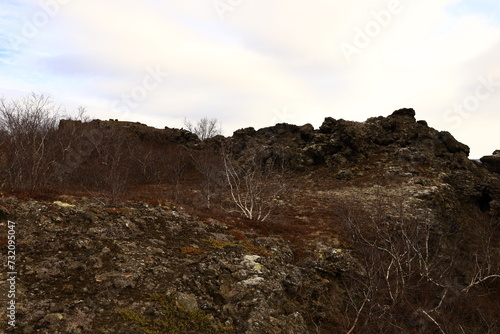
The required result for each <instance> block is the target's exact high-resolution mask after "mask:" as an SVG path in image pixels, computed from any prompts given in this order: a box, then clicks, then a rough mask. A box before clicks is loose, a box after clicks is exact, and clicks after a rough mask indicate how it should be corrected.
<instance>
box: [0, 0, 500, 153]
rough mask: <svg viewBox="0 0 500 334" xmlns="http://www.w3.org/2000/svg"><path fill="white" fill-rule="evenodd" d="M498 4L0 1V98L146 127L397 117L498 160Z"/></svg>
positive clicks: (479, 0) (439, 0)
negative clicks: (50, 103) (39, 96)
mask: <svg viewBox="0 0 500 334" xmlns="http://www.w3.org/2000/svg"><path fill="white" fill-rule="evenodd" d="M499 56H500V2H499V1H498V0H474V1H472V0H464V1H460V0H419V1H410V0H385V1H380V0H363V1H361V0H353V1H349V2H348V1H345V0H343V1H340V0H307V1H306V0H141V1H137V0H136V1H133V0H119V1H118V0H107V1H102V0H101V1H97V0H85V1H83V0H33V1H32V0H0V96H3V97H5V98H7V99H16V98H19V97H22V96H26V95H27V94H29V93H30V92H37V93H47V94H50V95H52V97H53V99H54V101H56V102H57V103H59V104H61V105H62V106H64V107H65V108H66V109H67V110H68V112H69V113H71V112H73V111H76V109H77V108H78V107H79V106H83V107H85V108H86V109H87V114H88V115H89V116H91V117H92V118H99V119H110V118H112V119H119V120H127V121H136V122H141V123H144V124H148V125H150V126H155V127H158V128H163V127H165V126H168V127H176V128H180V127H183V125H184V120H185V119H187V120H190V121H193V122H196V121H197V120H199V119H201V118H203V117H209V118H216V119H218V120H219V121H221V123H222V127H223V130H224V134H225V135H231V134H232V132H233V131H235V130H237V129H240V128H244V127H250V126H252V127H255V128H262V127H266V126H272V125H274V124H276V123H284V122H285V123H292V124H297V125H303V124H306V123H310V124H312V125H313V126H314V127H316V128H318V127H319V126H320V125H321V123H322V122H323V120H324V118H325V117H333V118H335V119H341V118H342V119H346V120H354V121H365V120H366V119H367V118H370V117H375V116H387V115H389V114H391V113H392V112H393V111H394V110H397V109H400V108H414V109H415V110H416V113H417V115H416V118H417V119H423V120H426V121H427V122H428V124H429V125H430V126H432V127H434V128H436V129H437V130H440V131H449V132H450V133H451V134H452V135H454V136H455V138H457V139H458V140H459V141H461V142H463V143H465V144H467V145H468V146H469V147H470V148H471V154H470V157H471V158H479V157H481V156H483V155H489V154H491V153H492V152H493V151H494V150H496V149H500V113H499V109H500V108H499V107H500V61H499V60H498V59H500V57H499Z"/></svg>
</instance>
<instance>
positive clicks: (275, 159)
mask: <svg viewBox="0 0 500 334" xmlns="http://www.w3.org/2000/svg"><path fill="white" fill-rule="evenodd" d="M223 159H224V160H223V161H224V174H225V179H226V182H227V184H228V188H229V190H228V192H229V198H230V201H231V202H232V204H233V205H234V206H236V210H237V211H238V212H240V213H241V214H242V215H243V216H244V217H246V218H248V219H254V220H259V221H264V220H266V219H267V218H268V217H269V215H270V214H271V212H272V210H273V209H274V208H275V207H276V205H277V201H278V196H279V195H280V194H281V193H283V191H284V189H285V183H284V162H283V161H284V160H283V157H279V156H275V155H271V156H269V154H268V152H267V151H266V150H265V149H260V148H257V147H256V148H251V149H249V150H248V151H247V155H246V156H245V157H242V158H241V159H240V160H239V161H237V160H236V159H235V156H234V154H231V153H230V152H229V151H226V152H225V153H224V154H223Z"/></svg>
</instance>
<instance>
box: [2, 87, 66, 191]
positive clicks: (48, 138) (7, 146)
mask: <svg viewBox="0 0 500 334" xmlns="http://www.w3.org/2000/svg"><path fill="white" fill-rule="evenodd" d="M60 114H61V110H60V108H59V107H57V106H55V105H54V103H53V101H52V99H51V97H50V96H48V95H44V94H35V93H32V94H31V95H29V96H27V97H25V98H21V99H18V100H12V101H7V100H6V99H5V98H0V134H1V144H0V145H1V149H2V161H1V168H2V179H3V180H2V181H3V184H4V186H7V187H9V188H10V189H12V190H24V191H29V192H33V191H35V190H38V189H41V188H44V187H46V186H48V185H49V184H50V181H51V179H52V176H53V175H52V172H53V170H52V168H51V164H52V162H53V158H54V147H53V146H51V143H52V141H53V139H54V138H53V137H54V133H55V131H56V129H57V125H58V122H59V118H60Z"/></svg>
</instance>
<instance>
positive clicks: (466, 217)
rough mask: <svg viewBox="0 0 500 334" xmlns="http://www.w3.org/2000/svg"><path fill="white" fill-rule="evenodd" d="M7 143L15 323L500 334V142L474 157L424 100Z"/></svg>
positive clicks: (101, 127) (1, 237)
mask: <svg viewBox="0 0 500 334" xmlns="http://www.w3.org/2000/svg"><path fill="white" fill-rule="evenodd" d="M37 133H39V132H37ZM9 136H10V137H9ZM2 138H3V140H2V146H1V148H2V159H1V161H0V165H1V166H0V167H1V169H2V173H3V174H2V179H1V182H2V188H3V192H2V196H1V198H0V218H1V220H0V224H1V225H0V233H1V234H0V243H2V244H3V245H9V239H8V235H9V231H11V230H15V250H16V257H15V266H16V267H15V272H16V273H17V274H16V280H15V286H14V288H15V289H14V290H13V291H15V298H14V299H15V302H16V304H15V305H16V309H15V323H16V327H15V328H13V327H11V326H9V324H7V323H6V322H4V321H5V319H7V320H9V319H8V318H7V314H4V313H5V312H9V311H8V310H7V308H6V307H2V309H1V311H0V312H1V313H2V317H1V318H2V323H1V324H0V326H1V327H0V328H2V329H3V328H5V329H6V333H75V334H76V333H118V334H119V333H248V334H250V333H255V334H257V333H259V334H261V333H276V334H278V333H297V334H302V333H368V334H369V333H450V334H451V333H497V332H500V323H499V322H498V314H499V313H500V299H499V298H498V296H499V295H500V176H499V171H500V155H499V154H498V153H499V152H495V154H493V155H491V156H487V157H484V158H482V159H481V161H482V162H477V161H472V160H470V159H468V153H469V149H468V147H467V146H466V145H464V144H462V143H460V142H458V141H457V140H455V139H454V138H453V136H452V135H451V134H450V133H448V132H440V131H437V130H435V129H433V128H431V127H429V126H428V125H427V123H426V122H425V121H417V120H416V119H415V111H414V110H413V109H401V110H397V111H395V112H393V113H392V114H391V115H389V116H387V117H382V116H381V117H375V118H370V119H368V120H367V121H365V122H352V121H345V120H336V119H333V118H326V119H325V121H324V122H323V124H322V125H321V127H320V128H319V129H314V128H313V127H312V126H311V125H309V124H306V125H302V126H297V125H291V124H277V125H275V126H273V127H269V128H264V129H259V130H255V129H254V128H246V129H241V130H238V131H236V132H235V133H234V134H233V135H232V136H231V137H222V136H217V137H213V138H210V139H207V140H204V141H200V140H199V139H198V138H197V137H196V135H194V134H192V133H190V132H188V131H186V130H179V129H170V128H165V129H156V128H152V127H148V126H145V125H142V124H138V123H129V122H118V121H99V120H94V121H91V122H81V121H74V120H63V121H61V122H60V123H59V125H58V126H57V127H55V128H54V129H51V130H48V131H47V132H46V133H45V134H44V135H43V136H40V137H37V136H36V135H30V136H29V138H35V139H29V140H28V139H26V138H28V137H23V136H21V135H19V138H18V137H15V134H13V133H3V134H2ZM15 138H17V139H16V140H17V141H16V142H17V143H20V142H23V140H25V142H23V143H25V145H24V146H23V147H41V145H42V144H43V147H44V153H43V155H42V154H40V153H39V152H40V151H39V150H38V151H36V150H35V151H30V150H27V149H23V150H22V151H21V150H18V151H16V150H15V149H14V148H13V146H12V145H10V144H9V143H12V142H13V140H14V139H15ZM36 138H40V139H39V141H38V142H36V140H37V139H36ZM30 152H35V153H36V154H35V153H30ZM20 154H21V155H22V154H25V155H24V156H23V157H24V158H22V159H17V160H16V158H15V157H17V156H19V155H20ZM37 154H38V155H37ZM14 162H15V163H14ZM35 162H36V163H35ZM9 221H10V222H14V223H15V227H12V226H14V225H12V223H10V222H9ZM11 234H12V233H11ZM4 249H5V247H4ZM1 256H2V261H3V262H4V263H7V258H6V257H7V251H6V250H5V251H3V252H2V255H1ZM9 271H13V270H8V271H5V270H4V271H2V275H3V276H2V279H1V282H2V283H3V284H2V285H1V287H2V296H3V297H2V305H7V303H9V302H10V300H13V298H10V299H9V298H6V297H5V296H7V295H8V291H9V288H10V289H11V290H12V287H13V285H12V284H11V282H12V281H7V279H8V278H9V277H10V276H9V274H8V272H9ZM4 291H5V292H4ZM141 327H142V329H141ZM148 330H149V332H148Z"/></svg>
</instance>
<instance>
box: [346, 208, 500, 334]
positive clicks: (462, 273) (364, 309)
mask: <svg viewBox="0 0 500 334" xmlns="http://www.w3.org/2000/svg"><path fill="white" fill-rule="evenodd" d="M344 208H346V209H345V211H344V213H343V220H344V223H345V226H346V229H347V231H348V235H349V238H348V240H349V241H348V242H349V244H350V245H351V247H352V251H351V252H352V255H353V256H354V257H355V258H356V259H357V263H356V267H354V268H353V270H351V271H350V272H346V273H345V274H343V276H342V282H343V286H344V289H345V292H346V293H345V305H344V307H345V308H344V321H345V328H344V330H345V332H346V333H431V332H432V333H446V334H448V333H450V334H451V333H459V332H460V333H461V332H463V333H479V332H481V333H493V332H495V331H496V330H498V325H499V324H498V322H496V320H495V316H492V315H491V314H489V313H488V309H489V308H488V307H486V306H485V305H486V303H487V301H488V299H489V298H491V296H492V294H495V291H496V292H498V287H497V288H495V285H494V284H495V280H496V279H498V274H499V273H500V272H499V266H498V265H499V260H498V251H499V249H498V245H497V246H495V245H494V243H493V242H492V240H493V239H492V238H493V236H494V235H495V232H494V231H493V230H495V229H496V233H498V220H497V219H493V218H491V217H483V218H481V219H480V220H477V221H475V225H474V226H475V227H474V230H475V231H472V230H470V231H469V230H467V231H465V230H464V231H463V232H462V233H460V234H458V233H450V232H447V231H445V230H443V229H442V227H441V226H440V225H439V223H438V222H436V221H435V220H434V219H433V218H432V217H431V216H430V215H429V214H428V213H427V212H426V211H425V210H421V209H417V208H412V209H410V208H408V207H406V206H405V205H404V204H403V200H401V203H400V205H399V209H398V210H393V209H390V208H389V206H386V205H384V204H383V203H377V204H376V205H375V207H374V208H372V209H371V212H369V213H368V212H364V211H363V210H360V209H356V208H355V206H354V205H353V204H350V205H349V204H344ZM471 218H472V217H471ZM491 219H493V221H491ZM480 235H481V237H482V238H485V239H481V240H482V241H481V244H482V245H481V246H479V245H474V244H472V243H470V242H469V238H470V237H471V236H472V238H473V239H474V238H477V237H479V236H480ZM474 236H475V237H474ZM488 236H489V237H488ZM466 243H467V244H466ZM461 245H464V246H463V247H465V249H467V252H466V253H462V251H461V250H460V248H461V247H462V246H461ZM471 264H474V265H471ZM464 277H465V279H464ZM488 283H489V284H490V285H489V286H488V287H489V288H488V289H484V288H485V284H488ZM497 286H498V285H497ZM481 288H483V289H482V290H481ZM473 289H477V290H480V291H481V293H473V292H472V291H471V290H473ZM488 296H489V297H488ZM480 305H481V306H480ZM497 307H498V306H497Z"/></svg>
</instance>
